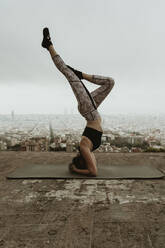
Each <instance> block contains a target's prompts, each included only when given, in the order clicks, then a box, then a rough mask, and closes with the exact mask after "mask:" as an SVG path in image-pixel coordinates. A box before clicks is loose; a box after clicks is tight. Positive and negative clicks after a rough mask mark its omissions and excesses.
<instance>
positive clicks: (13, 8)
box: [0, 0, 165, 115]
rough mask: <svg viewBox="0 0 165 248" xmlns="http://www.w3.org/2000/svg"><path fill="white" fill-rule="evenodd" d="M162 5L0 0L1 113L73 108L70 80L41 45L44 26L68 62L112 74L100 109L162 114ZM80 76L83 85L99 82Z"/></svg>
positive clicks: (103, 111) (128, 0) (128, 1)
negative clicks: (110, 84)
mask: <svg viewBox="0 0 165 248" xmlns="http://www.w3.org/2000/svg"><path fill="white" fill-rule="evenodd" d="M93 3H94V4H93ZM164 7H165V3H164V2H163V0H158V1H153V0H150V1H149V0H146V1H145V2H144V1H142V0H140V1H138V2H137V1H136V2H134V1H131V0H126V1H124V2H123V1H122V0H118V1H115V2H114V1H108V0H103V1H98V0H96V1H87V0H84V1H83V3H82V2H80V1H76V0H71V1H69V2H67V1H65V0H62V1H57V0H55V1H53V0H50V1H49V4H47V3H46V2H44V1H39V0H36V1H35V2H32V0H30V1H28V2H24V1H21V0H18V1H16V2H12V1H9V0H2V1H1V3H0V14H1V15H0V16H1V20H3V21H1V24H0V25H1V46H0V53H1V57H0V64H1V66H0V92H1V98H0V114H10V113H11V111H12V110H13V109H14V111H15V113H17V114H59V113H64V112H66V113H67V112H70V109H72V113H74V114H78V113H79V112H78V110H77V100H76V98H75V96H74V94H73V92H72V89H71V87H70V85H69V83H68V82H67V80H66V78H65V77H64V76H63V75H62V74H61V73H60V72H59V71H58V70H57V68H56V67H55V66H54V64H53V62H52V61H51V58H50V56H49V54H48V52H47V50H44V49H43V48H42V47H41V41H42V29H43V27H45V26H48V27H49V29H50V33H51V37H52V41H53V44H54V45H55V48H56V50H57V52H58V53H59V54H60V55H61V57H62V58H63V59H64V61H65V62H66V64H69V65H71V66H73V67H75V68H76V69H79V70H82V71H83V72H86V73H89V74H98V75H105V76H111V77H112V78H114V79H115V86H114V88H113V90H112V92H111V93H110V95H109V96H108V97H107V98H106V99H105V101H104V102H103V103H102V105H101V106H100V107H99V108H98V111H99V112H100V113H101V114H109V115H110V114H121V113H125V114H129V113H130V114H132V113H136V114H157V113H162V114H165V110H164V91H165V84H164V81H165V75H164V58H165V56H164V55H165V54H164V42H165V33H164V31H163V30H164V29H163V23H164V21H165V16H164ZM84 83H85V85H86V86H87V88H88V89H89V91H92V90H94V89H96V88H97V87H98V86H96V85H93V84H91V83H89V82H87V81H84ZM65 109H66V111H65Z"/></svg>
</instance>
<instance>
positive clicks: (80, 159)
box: [72, 152, 87, 170]
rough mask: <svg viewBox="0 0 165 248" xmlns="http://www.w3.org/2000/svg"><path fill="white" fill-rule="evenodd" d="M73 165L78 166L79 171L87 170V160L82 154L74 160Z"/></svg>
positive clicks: (78, 154)
mask: <svg viewBox="0 0 165 248" xmlns="http://www.w3.org/2000/svg"><path fill="white" fill-rule="evenodd" d="M72 163H73V164H74V165H75V166H76V168H77V169H82V170H84V169H87V166H86V162H85V159H84V158H83V156H82V155H81V153H80V152H78V153H77V155H76V156H75V157H74V158H73V159H72Z"/></svg>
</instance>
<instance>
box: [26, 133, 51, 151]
mask: <svg viewBox="0 0 165 248" xmlns="http://www.w3.org/2000/svg"><path fill="white" fill-rule="evenodd" d="M21 147H22V149H23V150H25V151H35V152H39V151H48V150H49V141H48V139H47V138H46V137H33V138H31V139H29V140H27V141H25V142H23V143H22V145H21Z"/></svg>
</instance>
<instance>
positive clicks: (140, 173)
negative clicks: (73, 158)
mask: <svg viewBox="0 0 165 248" xmlns="http://www.w3.org/2000/svg"><path fill="white" fill-rule="evenodd" d="M162 177H164V174H163V173H161V171H159V170H158V169H156V168H154V167H151V166H147V165H145V166H144V165H143V166H142V165H99V168H98V176H97V177H89V176H86V175H79V174H72V173H70V172H69V170H68V165H67V164H27V165H23V166H22V167H20V168H17V169H15V171H14V172H12V173H10V174H9V175H8V176H7V177H6V178H7V179H36V178H37V179H55V178H56V179H69V178H88V179H89V178H92V179H136V178H139V179H143V178H144V179H146V178H150V179H152V178H162Z"/></svg>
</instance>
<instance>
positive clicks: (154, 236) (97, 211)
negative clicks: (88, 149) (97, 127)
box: [0, 151, 165, 248]
mask: <svg viewBox="0 0 165 248" xmlns="http://www.w3.org/2000/svg"><path fill="white" fill-rule="evenodd" d="M74 155H75V153H65V152H5V151H4V152H0V247H3V248H4V247H5V248H17V247H20V248H22V247H24V248H39V247H40V248H48V247H49V248H52V247H58V248H74V247H77V248H86V247H88V248H90V247H92V248H109V247H112V248H116V247H117V248H129V247H130V248H164V247H165V179H164V178H163V179H156V180H95V179H73V180H72V179H71V180H70V179H69V180H63V179H58V180H7V179H6V176H7V175H8V174H9V173H10V172H12V171H14V169H15V168H17V167H21V166H22V165H24V164H26V165H27V166H28V164H30V163H33V164H35V163H36V164H39V163H44V164H55V163H58V164H60V163H61V164H62V163H65V164H66V163H69V162H70V160H71V158H72V157H73V156H74ZM95 155H96V159H97V161H98V164H99V165H101V164H103V163H106V164H107V162H108V163H109V164H113V165H117V164H123V165H124V164H132V165H133V164H138V165H139V166H140V165H143V164H145V165H146V164H147V165H148V166H155V168H158V169H160V170H161V171H163V172H164V173H165V153H95Z"/></svg>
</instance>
